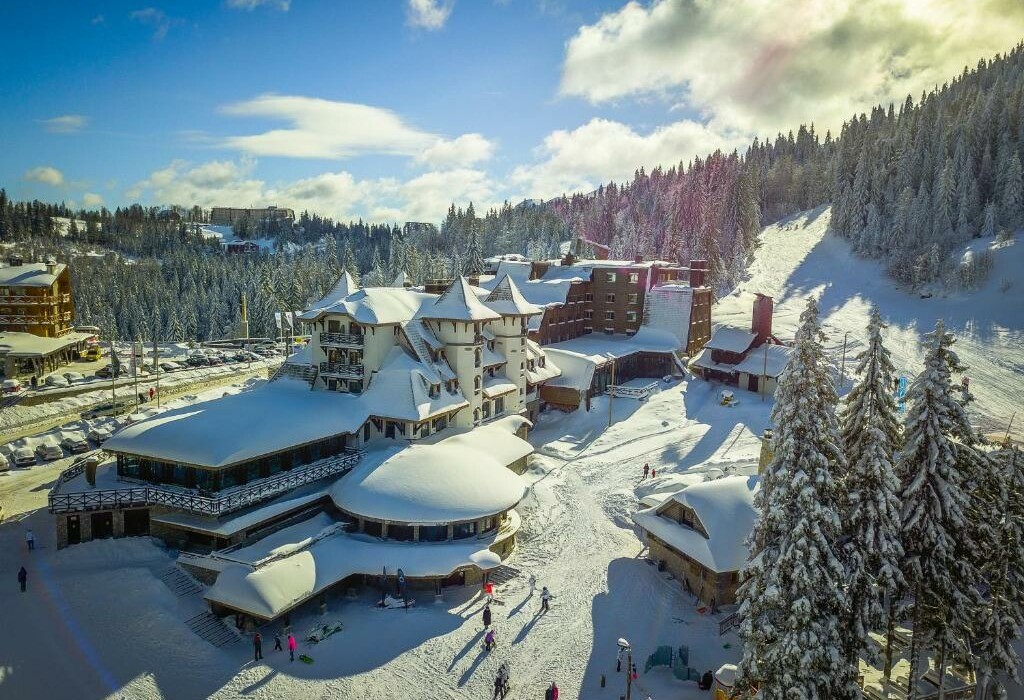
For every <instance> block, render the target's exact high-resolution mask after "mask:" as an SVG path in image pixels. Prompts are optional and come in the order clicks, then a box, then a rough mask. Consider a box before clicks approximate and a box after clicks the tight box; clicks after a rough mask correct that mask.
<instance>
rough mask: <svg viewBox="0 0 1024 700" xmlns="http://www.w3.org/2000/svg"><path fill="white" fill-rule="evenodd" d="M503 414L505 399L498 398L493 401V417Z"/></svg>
mask: <svg viewBox="0 0 1024 700" xmlns="http://www.w3.org/2000/svg"><path fill="white" fill-rule="evenodd" d="M504 412H505V397H503V396H499V397H498V398H496V399H494V415H496V416H498V415H501V414H502V413H504Z"/></svg>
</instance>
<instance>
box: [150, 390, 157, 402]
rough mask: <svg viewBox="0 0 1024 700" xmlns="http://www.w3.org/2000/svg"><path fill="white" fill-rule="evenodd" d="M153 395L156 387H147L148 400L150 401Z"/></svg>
mask: <svg viewBox="0 0 1024 700" xmlns="http://www.w3.org/2000/svg"><path fill="white" fill-rule="evenodd" d="M154 396H156V389H154V388H153V387H149V400H150V401H152V400H153V397H154Z"/></svg>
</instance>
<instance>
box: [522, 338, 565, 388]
mask: <svg viewBox="0 0 1024 700" xmlns="http://www.w3.org/2000/svg"><path fill="white" fill-rule="evenodd" d="M526 355H527V359H530V360H533V361H534V365H533V368H532V369H531V368H530V363H529V362H527V363H526V381H527V382H529V383H530V384H538V383H540V382H546V381H548V380H549V379H554V378H555V377H559V376H561V375H562V370H561V369H560V368H559V367H558V365H556V364H555V363H554V362H553V361H552V360H551V358H550V357H548V355H547V353H545V352H544V351H543V350H542V349H541V347H540V345H538V344H537V343H536V342H534V341H532V340H530V339H529V338H527V339H526ZM541 359H543V360H544V366H543V367H541V366H540V361H541Z"/></svg>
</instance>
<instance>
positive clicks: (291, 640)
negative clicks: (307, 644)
mask: <svg viewBox="0 0 1024 700" xmlns="http://www.w3.org/2000/svg"><path fill="white" fill-rule="evenodd" d="M297 646H298V644H296V643H295V635H294V634H292V633H291V632H289V633H288V655H289V656H290V657H291V660H292V661H295V647H297Z"/></svg>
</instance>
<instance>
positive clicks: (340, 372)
mask: <svg viewBox="0 0 1024 700" xmlns="http://www.w3.org/2000/svg"><path fill="white" fill-rule="evenodd" d="M320 376H322V377H340V378H341V379H362V378H363V366H362V365H360V364H355V363H347V362H321V363H320Z"/></svg>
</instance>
